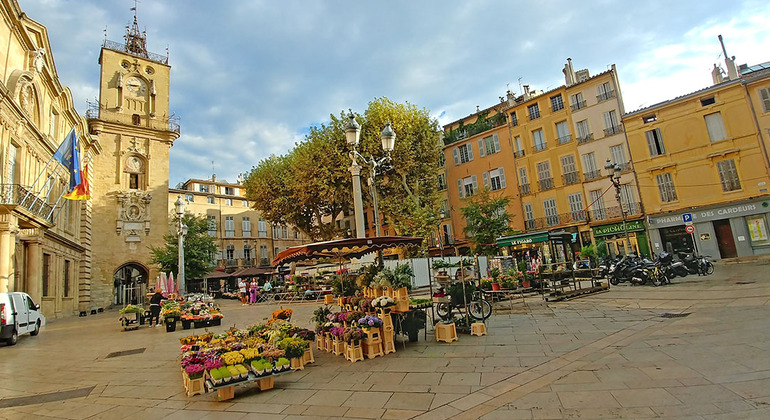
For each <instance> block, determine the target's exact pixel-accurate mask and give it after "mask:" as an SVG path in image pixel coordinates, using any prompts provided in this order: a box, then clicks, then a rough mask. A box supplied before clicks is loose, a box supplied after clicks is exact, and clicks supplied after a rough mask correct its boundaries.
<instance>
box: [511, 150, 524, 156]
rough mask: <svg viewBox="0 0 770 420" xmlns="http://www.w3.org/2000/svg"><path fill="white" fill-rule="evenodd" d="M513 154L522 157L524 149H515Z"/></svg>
mask: <svg viewBox="0 0 770 420" xmlns="http://www.w3.org/2000/svg"><path fill="white" fill-rule="evenodd" d="M513 155H514V156H516V157H524V151H523V150H517V151H515V152H513Z"/></svg>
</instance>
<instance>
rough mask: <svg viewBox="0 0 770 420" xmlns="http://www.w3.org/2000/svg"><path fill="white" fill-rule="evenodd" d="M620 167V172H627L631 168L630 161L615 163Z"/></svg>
mask: <svg viewBox="0 0 770 420" xmlns="http://www.w3.org/2000/svg"><path fill="white" fill-rule="evenodd" d="M617 165H618V166H619V167H620V172H628V171H630V170H631V162H623V163H618V164H617Z"/></svg>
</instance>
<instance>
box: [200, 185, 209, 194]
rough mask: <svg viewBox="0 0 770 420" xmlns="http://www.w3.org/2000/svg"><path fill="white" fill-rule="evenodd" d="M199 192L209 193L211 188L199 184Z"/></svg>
mask: <svg viewBox="0 0 770 420" xmlns="http://www.w3.org/2000/svg"><path fill="white" fill-rule="evenodd" d="M198 191H200V192H205V193H207V192H209V186H208V185H203V184H199V185H198Z"/></svg>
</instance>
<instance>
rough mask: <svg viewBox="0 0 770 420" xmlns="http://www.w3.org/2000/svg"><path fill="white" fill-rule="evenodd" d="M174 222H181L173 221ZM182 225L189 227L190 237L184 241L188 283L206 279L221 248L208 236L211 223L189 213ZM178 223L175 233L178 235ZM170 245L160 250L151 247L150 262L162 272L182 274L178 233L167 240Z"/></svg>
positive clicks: (165, 245)
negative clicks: (180, 270) (193, 280)
mask: <svg viewBox="0 0 770 420" xmlns="http://www.w3.org/2000/svg"><path fill="white" fill-rule="evenodd" d="M172 220H178V219H176V217H173V218H172ZM182 223H184V224H185V225H186V226H187V235H186V236H185V237H184V245H183V249H184V272H185V278H187V279H200V278H203V277H204V276H205V275H206V274H208V272H209V271H210V270H211V268H212V267H213V266H214V255H215V253H216V251H217V246H216V243H215V241H214V238H213V237H212V236H210V235H209V234H208V220H206V217H196V216H195V215H193V214H189V213H185V214H184V216H183V217H182ZM175 224H176V222H174V226H172V230H173V231H174V232H176V226H175ZM163 239H164V240H165V241H166V243H165V244H164V245H163V246H162V247H159V248H156V247H150V253H151V255H152V258H151V260H150V262H152V263H153V264H158V265H159V266H160V270H161V271H164V272H165V271H173V272H174V273H179V246H178V237H177V235H176V233H173V234H172V233H168V234H166V235H164V236H163Z"/></svg>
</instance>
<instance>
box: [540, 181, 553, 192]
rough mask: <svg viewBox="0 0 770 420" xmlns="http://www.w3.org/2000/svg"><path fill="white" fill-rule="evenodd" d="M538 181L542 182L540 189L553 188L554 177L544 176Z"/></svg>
mask: <svg viewBox="0 0 770 420" xmlns="http://www.w3.org/2000/svg"><path fill="white" fill-rule="evenodd" d="M538 182H539V184H540V191H548V190H550V189H552V188H553V178H544V179H541V180H540V181H538Z"/></svg>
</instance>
